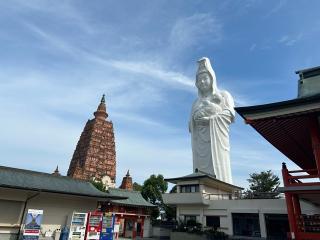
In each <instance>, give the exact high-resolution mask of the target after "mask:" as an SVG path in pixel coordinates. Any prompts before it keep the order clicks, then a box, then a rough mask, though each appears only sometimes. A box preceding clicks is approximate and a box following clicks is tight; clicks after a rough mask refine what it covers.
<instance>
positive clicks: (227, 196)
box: [202, 192, 284, 200]
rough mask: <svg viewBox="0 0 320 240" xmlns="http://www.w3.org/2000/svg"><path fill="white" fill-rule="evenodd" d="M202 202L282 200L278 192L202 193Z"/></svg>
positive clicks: (281, 195) (282, 196)
mask: <svg viewBox="0 0 320 240" xmlns="http://www.w3.org/2000/svg"><path fill="white" fill-rule="evenodd" d="M202 196H203V199H204V200H239V199H274V198H284V195H283V194H281V193H279V192H252V193H246V194H243V193H241V192H238V193H203V194H202Z"/></svg>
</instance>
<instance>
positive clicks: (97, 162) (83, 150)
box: [68, 95, 116, 187]
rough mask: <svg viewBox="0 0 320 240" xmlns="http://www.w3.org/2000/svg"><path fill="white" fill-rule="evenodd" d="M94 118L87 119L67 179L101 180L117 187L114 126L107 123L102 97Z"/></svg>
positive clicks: (109, 122)
mask: <svg viewBox="0 0 320 240" xmlns="http://www.w3.org/2000/svg"><path fill="white" fill-rule="evenodd" d="M94 116H95V118H93V119H91V120H88V121H87V123H86V125H85V127H84V130H83V132H82V134H81V136H80V139H79V141H78V144H77V147H76V149H75V151H74V153H73V156H72V160H71V162H70V166H69V170H68V176H70V177H72V178H75V179H81V180H87V181H90V180H94V181H102V182H103V183H104V184H105V185H106V186H108V187H114V185H115V180H116V151H115V140H114V131H113V124H112V122H111V121H108V120H107V117H108V114H107V112H106V104H105V97H104V95H103V97H102V99H101V102H100V104H99V106H98V109H97V111H96V112H94Z"/></svg>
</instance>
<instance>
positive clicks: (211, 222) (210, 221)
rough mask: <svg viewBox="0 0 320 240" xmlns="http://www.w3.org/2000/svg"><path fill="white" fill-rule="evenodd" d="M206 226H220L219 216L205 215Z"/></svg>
mask: <svg viewBox="0 0 320 240" xmlns="http://www.w3.org/2000/svg"><path fill="white" fill-rule="evenodd" d="M206 222H207V227H213V228H218V227H220V217H219V216H206Z"/></svg>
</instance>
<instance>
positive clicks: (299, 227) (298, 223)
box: [292, 194, 304, 232]
mask: <svg viewBox="0 0 320 240" xmlns="http://www.w3.org/2000/svg"><path fill="white" fill-rule="evenodd" d="M292 203H293V207H294V217H295V224H296V227H297V231H299V232H302V230H303V229H302V228H304V222H303V219H301V207H300V202H299V197H298V195H297V194H292Z"/></svg>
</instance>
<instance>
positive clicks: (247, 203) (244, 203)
mask: <svg viewBox="0 0 320 240" xmlns="http://www.w3.org/2000/svg"><path fill="white" fill-rule="evenodd" d="M209 203H210V204H209V206H205V205H178V206H177V218H179V219H180V220H183V219H184V215H194V216H197V220H198V222H200V223H201V224H202V225H203V226H206V216H219V217H220V230H222V231H223V232H225V233H226V234H228V235H232V234H233V225H232V213H257V214H259V220H260V231H261V237H266V226H265V218H264V214H267V213H269V214H270V213H273V214H287V207H286V203H285V199H241V200H214V201H209ZM301 209H302V212H303V213H305V214H316V213H319V212H320V208H317V207H316V206H314V205H312V204H309V203H307V202H304V201H301Z"/></svg>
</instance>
